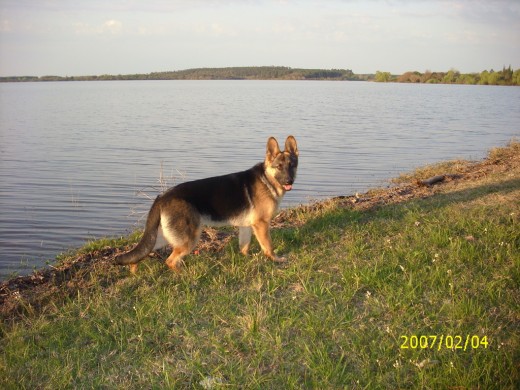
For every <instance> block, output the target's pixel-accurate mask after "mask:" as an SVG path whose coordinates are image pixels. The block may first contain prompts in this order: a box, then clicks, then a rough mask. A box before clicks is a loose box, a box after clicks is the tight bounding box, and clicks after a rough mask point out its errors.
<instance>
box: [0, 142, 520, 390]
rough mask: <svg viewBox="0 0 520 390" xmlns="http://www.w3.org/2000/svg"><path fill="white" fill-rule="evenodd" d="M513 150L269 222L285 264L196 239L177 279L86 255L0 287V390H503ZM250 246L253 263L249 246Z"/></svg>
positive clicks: (509, 368) (218, 234) (519, 316)
mask: <svg viewBox="0 0 520 390" xmlns="http://www.w3.org/2000/svg"><path fill="white" fill-rule="evenodd" d="M519 199H520V144H519V143H517V142H513V143H511V144H510V145H509V146H508V147H507V148H500V149H495V150H493V151H491V152H490V153H489V156H488V157H487V158H486V159H485V160H484V161H481V162H466V161H455V162H449V163H441V164H437V165H435V166H431V167H427V168H423V169H419V170H417V171H416V172H414V173H413V174H410V175H403V176H402V177H400V178H398V179H396V180H395V181H394V184H393V185H392V186H391V187H390V188H386V189H376V190H372V191H369V192H367V193H365V194H356V195H353V196H344V197H337V198H334V199H331V200H328V201H325V202H320V203H315V204H311V205H306V206H301V207H299V208H294V209H290V210H286V211H284V212H282V213H280V215H278V216H277V217H276V219H275V221H274V223H273V225H274V230H273V241H274V244H275V246H276V247H277V250H279V251H280V252H283V253H286V254H288V259H289V261H288V263H287V264H285V265H283V266H278V265H275V264H273V263H271V262H269V261H267V260H265V259H264V258H263V257H262V256H261V255H253V256H252V257H244V256H242V255H240V254H239V253H238V250H237V242H236V241H237V240H236V237H235V234H234V231H233V230H231V229H222V230H207V231H206V232H205V234H204V236H203V239H202V241H201V244H200V245H201V246H200V247H199V248H197V254H196V255H192V256H189V257H188V258H187V260H186V267H185V269H184V273H183V274H182V275H174V274H172V273H171V272H170V271H168V270H167V268H166V267H165V266H164V264H163V262H162V261H159V260H160V258H161V256H162V255H161V254H157V255H154V256H153V257H152V258H151V259H148V260H145V261H144V262H143V263H142V265H141V266H140V272H139V274H138V275H137V276H131V275H129V273H128V270H127V269H126V268H122V267H116V266H115V265H113V263H112V261H113V258H114V256H115V255H116V254H117V253H119V252H121V251H123V250H126V249H128V247H130V246H131V245H132V244H133V243H134V242H135V241H136V240H137V239H138V237H139V233H136V234H134V235H133V236H132V237H125V238H120V239H106V240H100V241H97V242H93V243H89V244H88V245H87V246H85V247H84V248H82V249H81V250H79V251H78V252H77V253H71V254H68V255H66V256H64V257H63V258H61V259H60V261H59V263H58V264H56V265H55V266H53V267H52V268H51V269H48V270H43V271H39V272H36V273H34V274H33V275H30V276H28V277H19V278H14V279H11V280H9V281H6V282H4V283H2V284H1V285H0V314H1V316H2V320H3V321H2V325H1V329H0V332H1V335H2V339H1V342H0V349H1V350H2V354H1V355H2V357H1V358H0V385H1V387H2V388H15V387H17V386H19V387H22V388H23V387H27V388H31V387H43V388H61V387H80V388H84V387H97V386H100V385H101V384H102V385H103V386H106V387H111V388H113V387H114V388H118V387H128V386H130V387H134V388H135V387H175V386H178V387H199V388H201V387H202V388H221V387H232V388H233V387H240V386H242V387H246V388H250V387H263V388H265V387H271V388H284V387H289V388H291V387H316V386H318V387H325V388H334V387H341V386H347V387H351V388H365V387H371V388H373V387H387V388H388V387H390V388H403V387H424V388H450V387H451V388H459V387H460V388H461V387H465V388H514V387H515V386H516V385H518V383H519V377H518V372H519V370H518V368H519V367H518V361H520V354H519V352H518V351H520V336H519V334H520V332H519V331H520V328H519V325H518V324H519V323H520V313H519V309H518V308H519V307H520V293H519V289H518V286H519V285H520V233H519V231H520V229H519V228H518V222H519V216H520V202H519ZM258 250H259V248H258V246H257V245H255V246H254V247H253V252H258Z"/></svg>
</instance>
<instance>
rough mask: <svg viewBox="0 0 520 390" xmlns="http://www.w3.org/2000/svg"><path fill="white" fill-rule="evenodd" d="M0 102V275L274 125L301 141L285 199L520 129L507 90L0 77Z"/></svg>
mask: <svg viewBox="0 0 520 390" xmlns="http://www.w3.org/2000/svg"><path fill="white" fill-rule="evenodd" d="M0 99H1V100H0V278H2V277H5V276H6V275H8V274H9V273H11V272H13V271H16V272H20V273H27V272H29V271H30V270H32V269H33V268H34V267H41V266H42V265H43V264H45V262H46V260H47V259H51V258H54V257H55V255H56V254H57V253H59V252H62V251H64V250H67V249H69V248H72V247H75V246H80V245H82V244H83V243H84V242H85V241H87V240H90V239H95V238H99V237H102V236H116V235H124V234H127V233H128V232H130V231H131V230H133V229H134V228H135V227H136V226H139V225H140V224H141V223H142V220H143V216H144V215H145V213H146V211H147V209H148V208H149V206H150V204H151V201H150V199H151V198H154V197H155V196H156V195H157V194H158V193H159V192H160V191H161V188H162V187H163V186H164V185H167V186H169V185H173V184H175V183H178V182H180V181H185V180H193V179H198V178H202V177H207V176H212V175H219V174H225V173H230V172H235V171H239V170H243V169H247V168H249V167H251V166H252V165H254V164H255V163H256V162H259V161H262V160H263V157H264V153H265V144H266V141H267V138H268V137H269V136H271V135H273V136H275V137H277V138H278V139H279V141H280V142H283V140H284V139H285V137H286V136H287V135H288V134H293V135H294V136H295V137H296V139H297V140H298V145H299V149H300V166H299V172H298V178H297V181H296V185H295V186H294V190H293V191H291V192H290V193H288V194H287V196H286V198H285V199H284V201H283V205H284V206H290V205H296V204H299V203H306V202H309V201H311V200H313V199H319V198H324V197H331V196H334V195H344V194H352V193H355V192H356V191H364V190H366V189H368V188H369V187H372V186H376V185H381V184H383V183H384V180H386V179H388V178H391V177H393V176H395V175H397V174H399V173H400V172H403V171H409V170H411V169H413V168H415V167H418V166H420V165H423V164H425V163H432V162H436V161H440V160H445V159H455V158H469V159H480V158H482V157H484V156H485V154H486V152H487V150H488V149H489V148H491V147H493V146H500V145H504V144H506V143H507V142H508V141H509V140H510V139H511V138H513V137H514V136H519V135H520V110H518V107H520V88H515V87H493V86H461V85H424V84H421V85H411V84H379V83H368V82H319V81H318V82H309V81H305V82H299V81H118V82H55V83H53V82H51V83H13V84H0ZM161 178H162V179H161ZM161 181H162V182H163V184H161Z"/></svg>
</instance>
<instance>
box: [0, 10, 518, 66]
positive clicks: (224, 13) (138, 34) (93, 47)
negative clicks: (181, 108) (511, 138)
mask: <svg viewBox="0 0 520 390" xmlns="http://www.w3.org/2000/svg"><path fill="white" fill-rule="evenodd" d="M271 65H276V66H288V67H292V68H323V69H351V70H352V71H353V72H354V73H359V74H361V73H375V72H376V71H378V70H379V71H385V72H391V73H393V74H402V73H404V72H406V71H419V72H424V71H426V70H431V71H448V70H450V69H457V70H459V71H460V72H462V73H470V72H481V71H483V70H485V69H487V70H490V69H495V70H501V69H502V67H503V66H506V67H507V66H509V65H511V66H512V68H513V69H518V68H520V0H510V1H507V0H482V1H481V0H456V1H426V0H365V1H356V0H330V1H327V0H321V1H320V0H226V1H225V0H141V1H138V0H0V76H22V75H31V76H44V75H58V76H80V75H102V74H134V73H150V72H161V71H174V70H182V69H190V68H211V67H232V66H271Z"/></svg>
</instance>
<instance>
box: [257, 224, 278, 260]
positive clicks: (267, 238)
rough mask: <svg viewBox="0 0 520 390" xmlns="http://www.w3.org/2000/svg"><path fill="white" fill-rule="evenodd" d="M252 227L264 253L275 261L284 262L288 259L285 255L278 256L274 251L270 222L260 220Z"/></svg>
mask: <svg viewBox="0 0 520 390" xmlns="http://www.w3.org/2000/svg"><path fill="white" fill-rule="evenodd" d="M252 227H253V231H254V233H255V236H256V239H257V240H258V242H259V243H260V246H261V247H262V250H263V251H264V254H265V255H266V256H267V257H269V258H270V259H271V260H273V261H276V262H280V263H281V262H284V261H285V260H286V259H285V257H278V256H276V255H275V253H274V251H273V242H272V241H271V234H270V232H269V222H266V221H259V222H257V223H255V224H254V225H253V226H252Z"/></svg>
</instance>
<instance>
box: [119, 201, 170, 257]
mask: <svg viewBox="0 0 520 390" xmlns="http://www.w3.org/2000/svg"><path fill="white" fill-rule="evenodd" d="M159 198H160V196H158V197H157V198H156V199H155V202H153V205H152V207H151V209H150V212H149V213H148V218H147V219H146V227H145V229H144V233H143V237H142V238H141V241H139V243H138V244H137V246H136V247H135V248H134V249H132V250H131V251H130V252H127V253H124V254H122V255H119V256H117V257H116V259H115V262H116V263H117V264H120V265H128V264H137V263H138V262H140V261H141V260H142V259H144V258H145V257H146V255H148V254H149V253H150V252H151V251H152V250H153V247H154V246H155V241H156V240H157V231H158V229H159V224H160V222H161V210H160V207H159Z"/></svg>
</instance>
